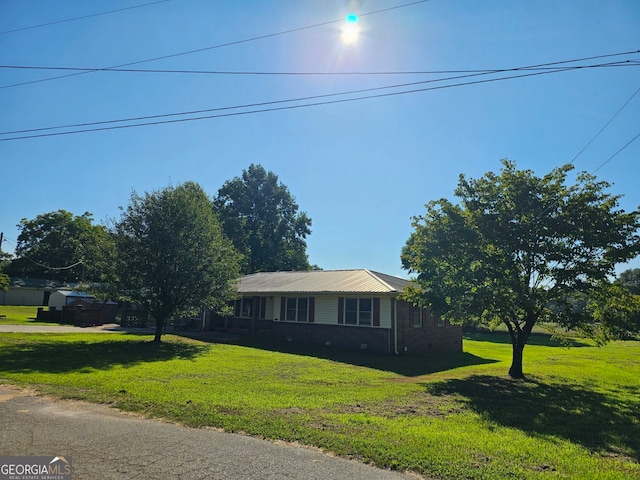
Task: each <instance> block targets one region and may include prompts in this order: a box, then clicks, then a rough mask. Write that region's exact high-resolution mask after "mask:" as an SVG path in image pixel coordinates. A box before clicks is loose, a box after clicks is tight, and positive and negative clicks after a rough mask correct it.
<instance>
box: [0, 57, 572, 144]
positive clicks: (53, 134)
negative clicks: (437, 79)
mask: <svg viewBox="0 0 640 480" xmlns="http://www.w3.org/2000/svg"><path fill="white" fill-rule="evenodd" d="M579 68H585V67H563V68H558V69H556V70H554V71H543V72H533V73H525V74H521V75H511V76H507V77H500V78H491V79H483V80H475V81H469V82H461V83H455V84H448V85H439V86H435V87H427V88H420V89H413V90H405V91H401V92H390V93H379V94H375V95H367V96H362V97H355V98H346V99H338V100H325V101H322V102H315V103H306V104H302V105H288V106H284V107H274V108H265V109H259V110H249V111H243V112H231V113H223V114H215V115H206V116H200V117H191V118H179V119H172V120H158V121H154V122H144V123H136V124H129V125H115V126H110V127H98V128H88V129H82V130H69V131H66V132H55V133H41V134H35V135H24V136H18V137H9V138H3V139H0V141H2V142H6V141H11V140H24V139H30V138H41V137H53V136H60V135H72V134H77V133H87V132H97V131H106V130H117V129H123V128H134V127H143V126H151V125H164V124H170V123H181V122H190V121H196V120H207V119H213V118H224V117H234V116H240V115H250V114H256V113H266V112H274V111H282V110H293V109H299V108H308V107H316V106H321V105H333V104H338V103H347V102H354V101H359V100H368V99H372V98H383V97H391V96H398V95H406V94H412V93H419V92H426V91H431V90H443V89H447V88H454V87H462V86H468V85H477V84H483V83H490V82H497V81H503V80H512V79H514V78H524V77H533V76H539V75H547V74H549V73H559V72H564V71H569V70H576V69H579ZM416 83H428V82H416ZM382 88H394V87H379V88H377V89H369V90H379V89H382ZM360 92H364V90H362V91H360ZM345 94H346V93H338V94H329V95H321V96H319V97H327V96H335V95H345ZM310 98H313V97H307V99H310ZM315 98H318V97H315ZM293 101H299V100H281V101H278V102H265V104H273V103H283V102H293ZM236 108H240V107H223V108H220V109H211V110H209V111H215V110H228V109H236ZM185 114H186V113H177V114H169V115H174V116H175V115H185ZM169 115H164V116H169ZM120 121H123V120H120ZM111 122H118V120H115V121H111ZM100 123H109V122H100ZM52 128H64V127H48V129H52Z"/></svg>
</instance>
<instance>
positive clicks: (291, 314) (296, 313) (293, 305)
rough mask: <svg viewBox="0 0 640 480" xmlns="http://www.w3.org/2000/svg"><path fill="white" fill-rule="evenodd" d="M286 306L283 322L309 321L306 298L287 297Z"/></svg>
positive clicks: (307, 300)
mask: <svg viewBox="0 0 640 480" xmlns="http://www.w3.org/2000/svg"><path fill="white" fill-rule="evenodd" d="M286 306H287V308H286V312H285V320H287V321H288V322H307V321H308V320H309V299H308V298H307V297H301V298H297V297H289V298H287V302H286Z"/></svg>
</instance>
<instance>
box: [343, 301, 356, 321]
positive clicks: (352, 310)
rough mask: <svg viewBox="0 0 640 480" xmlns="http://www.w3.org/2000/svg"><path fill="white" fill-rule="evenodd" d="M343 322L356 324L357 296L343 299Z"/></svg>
mask: <svg viewBox="0 0 640 480" xmlns="http://www.w3.org/2000/svg"><path fill="white" fill-rule="evenodd" d="M344 323H346V324H347V325H357V324H358V299H357V298H345V299H344Z"/></svg>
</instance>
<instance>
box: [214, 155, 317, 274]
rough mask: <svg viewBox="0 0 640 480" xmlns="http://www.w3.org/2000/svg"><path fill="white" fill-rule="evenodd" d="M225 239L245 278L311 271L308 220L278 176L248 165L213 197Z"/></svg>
mask: <svg viewBox="0 0 640 480" xmlns="http://www.w3.org/2000/svg"><path fill="white" fill-rule="evenodd" d="M214 202H215V206H216V211H217V212H218V213H219V215H220V220H221V221H222V225H223V228H224V231H225V233H226V235H227V236H228V237H229V238H230V239H231V240H232V241H233V244H234V245H235V247H236V248H237V249H238V251H239V252H240V253H242V255H243V256H244V261H243V264H242V271H243V273H255V272H261V271H262V272H264V271H278V270H309V269H311V265H309V259H308V256H307V243H306V237H307V235H309V234H310V233H311V219H310V218H309V217H308V216H307V214H306V213H304V212H298V205H297V204H296V202H295V198H294V197H293V196H292V195H291V193H290V192H289V189H288V188H287V187H286V186H285V185H283V184H282V183H281V182H279V181H278V176H277V175H276V174H274V173H273V172H267V171H266V170H265V169H264V168H263V167H262V166H260V165H253V164H252V165H250V166H249V168H248V169H247V170H244V171H243V172H242V177H236V178H234V179H232V180H229V181H227V182H225V184H224V185H223V186H222V187H221V188H220V190H219V191H218V195H217V197H216V198H215V201H214Z"/></svg>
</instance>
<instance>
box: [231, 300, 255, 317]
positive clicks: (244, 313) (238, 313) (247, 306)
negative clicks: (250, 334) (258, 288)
mask: <svg viewBox="0 0 640 480" xmlns="http://www.w3.org/2000/svg"><path fill="white" fill-rule="evenodd" d="M252 312H253V298H250V297H247V298H240V299H238V300H236V303H235V317H236V318H251V313H252Z"/></svg>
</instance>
